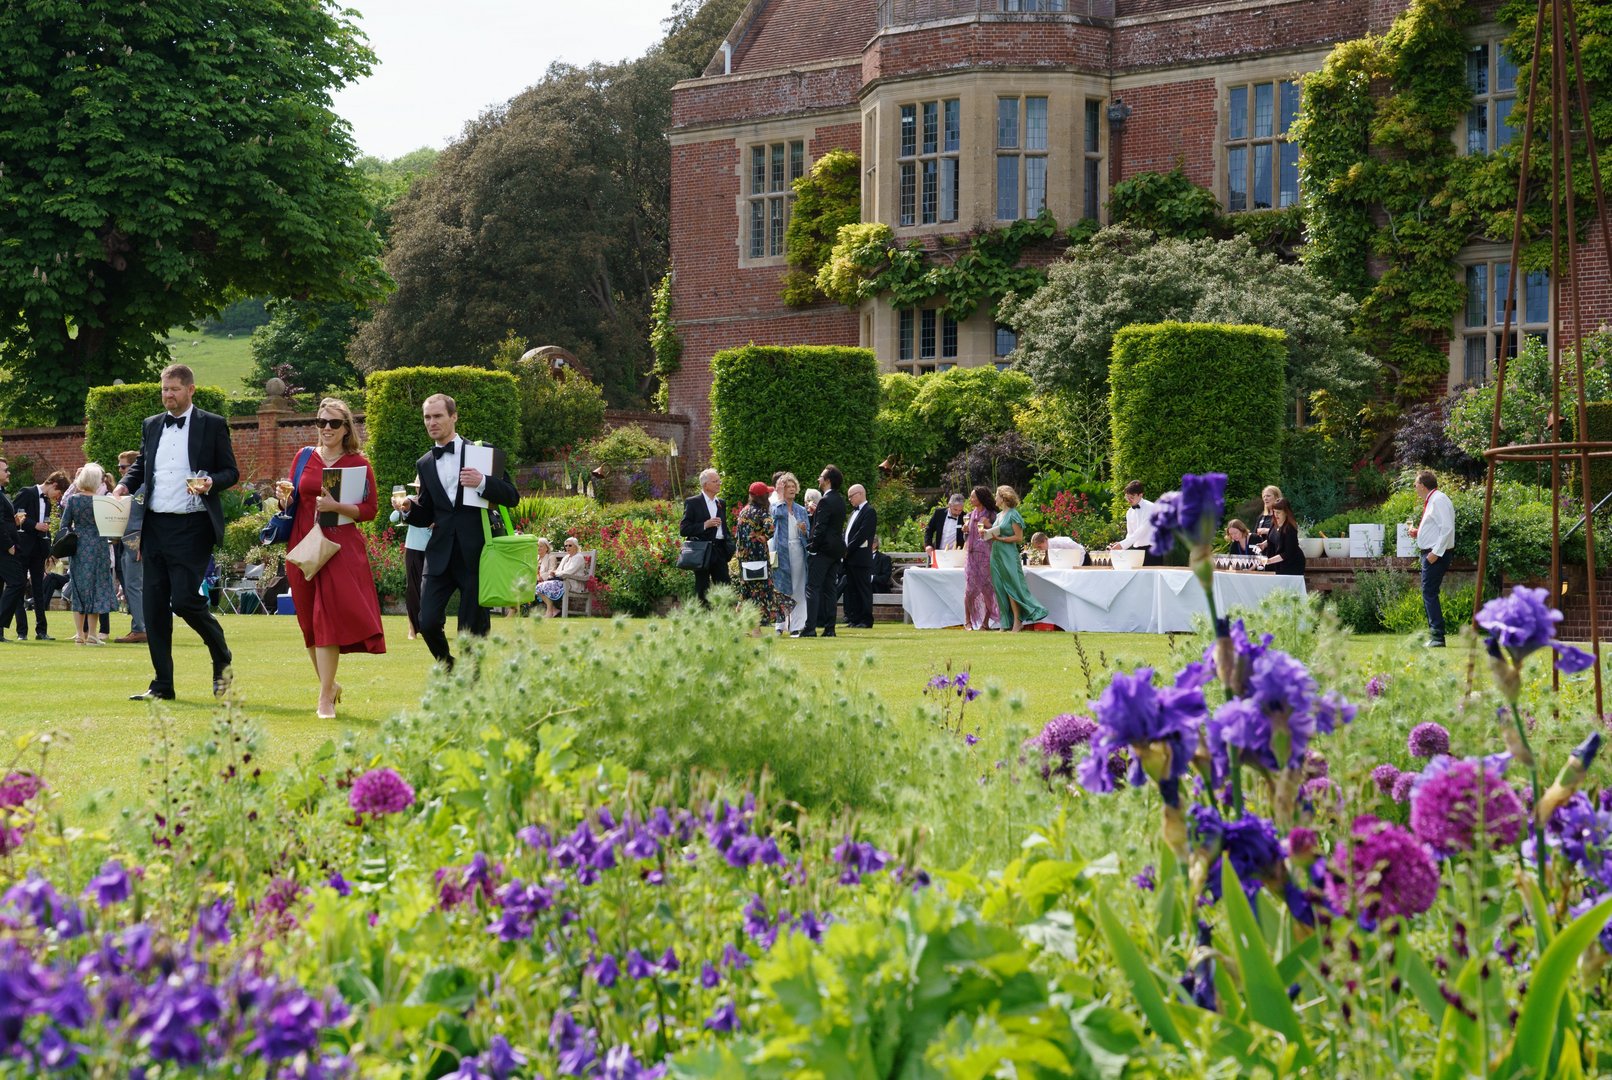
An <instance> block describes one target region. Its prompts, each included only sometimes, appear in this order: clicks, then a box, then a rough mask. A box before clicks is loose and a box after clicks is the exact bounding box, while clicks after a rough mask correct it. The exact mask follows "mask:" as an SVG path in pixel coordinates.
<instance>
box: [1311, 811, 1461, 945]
mask: <svg viewBox="0 0 1612 1080" xmlns="http://www.w3.org/2000/svg"><path fill="white" fill-rule="evenodd" d="M1333 855H1334V858H1333V860H1331V862H1329V864H1328V866H1327V880H1326V893H1327V900H1328V901H1329V902H1330V903H1331V904H1332V906H1333V908H1334V909H1336V910H1337V911H1339V912H1349V911H1357V912H1358V913H1359V915H1360V918H1361V920H1362V921H1363V922H1365V923H1367V924H1368V925H1374V924H1376V923H1378V922H1380V921H1381V920H1383V919H1386V918H1389V917H1391V916H1394V915H1399V916H1404V917H1407V918H1408V917H1410V916H1412V915H1420V914H1421V913H1422V912H1424V911H1426V910H1427V909H1428V908H1430V907H1432V906H1433V901H1434V900H1436V899H1437V898H1438V886H1439V876H1438V863H1437V862H1436V861H1435V860H1434V858H1433V853H1432V852H1431V851H1429V850H1428V849H1427V845H1426V844H1423V843H1422V842H1421V841H1419V840H1418V839H1416V837H1414V836H1412V835H1411V834H1410V833H1408V832H1406V831H1405V830H1404V829H1402V828H1400V827H1399V826H1398V825H1389V824H1387V823H1386V822H1382V821H1379V820H1377V819H1376V818H1375V817H1372V816H1371V815H1369V814H1367V815H1364V816H1362V817H1357V818H1355V821H1354V828H1353V829H1352V830H1351V831H1350V842H1349V844H1348V846H1347V847H1346V848H1345V849H1344V850H1342V851H1334V852H1333Z"/></svg>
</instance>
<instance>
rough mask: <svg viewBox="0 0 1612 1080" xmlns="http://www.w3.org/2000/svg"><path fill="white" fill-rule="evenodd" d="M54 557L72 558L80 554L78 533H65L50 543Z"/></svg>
mask: <svg viewBox="0 0 1612 1080" xmlns="http://www.w3.org/2000/svg"><path fill="white" fill-rule="evenodd" d="M50 554H51V557H52V558H57V559H71V558H72V557H73V556H74V555H77V554H78V533H71V532H70V533H63V534H62V535H60V536H58V537H57V538H56V542H55V543H54V544H52V545H50Z"/></svg>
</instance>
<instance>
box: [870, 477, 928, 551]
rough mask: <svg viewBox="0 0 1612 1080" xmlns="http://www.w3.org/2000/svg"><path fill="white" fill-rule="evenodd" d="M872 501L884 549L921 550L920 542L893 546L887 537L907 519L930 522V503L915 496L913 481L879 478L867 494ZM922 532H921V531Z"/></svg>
mask: <svg viewBox="0 0 1612 1080" xmlns="http://www.w3.org/2000/svg"><path fill="white" fill-rule="evenodd" d="M868 499H869V501H870V502H872V503H873V508H874V510H876V511H878V514H879V543H880V544H882V545H884V547H885V549H886V550H889V551H897V550H905V551H922V550H923V545H922V544H919V545H918V546H917V547H916V548H900V549H898V548H892V547H890V540H891V538H892V537H894V536H895V535H896V533H897V532H898V531H899V530H900V529H902V528H903V527H905V526H906V524H907V523H908V522H910V521H917V522H918V523H919V526H920V528H921V527H922V526H923V525H927V524H928V523H929V514H930V511H931V510H932V509H933V507H931V506H930V505H929V503H928V502H927V501H926V500H924V499H920V498H919V497H918V493H917V492H916V491H914V490H913V488H912V482H911V481H909V480H906V479H904V478H902V477H899V476H895V477H891V478H890V479H888V480H881V481H880V482H879V487H878V489H877V490H876V491H874V492H873V494H872V495H870V496H868ZM920 535H921V534H920Z"/></svg>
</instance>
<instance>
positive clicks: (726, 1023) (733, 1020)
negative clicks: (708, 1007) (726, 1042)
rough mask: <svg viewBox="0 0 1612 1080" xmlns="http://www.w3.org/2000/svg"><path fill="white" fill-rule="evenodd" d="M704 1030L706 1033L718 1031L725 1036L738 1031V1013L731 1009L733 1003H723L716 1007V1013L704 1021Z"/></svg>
mask: <svg viewBox="0 0 1612 1080" xmlns="http://www.w3.org/2000/svg"><path fill="white" fill-rule="evenodd" d="M705 1028H706V1030H707V1031H720V1032H723V1033H727V1034H731V1033H732V1032H735V1031H738V1030H739V1013H738V1010H736V1009H735V1008H734V1007H733V1002H732V1001H724V1002H723V1003H722V1004H721V1005H720V1006H718V1007H717V1010H716V1012H714V1013H712V1014H711V1015H710V1017H709V1018H707V1019H706V1021H705Z"/></svg>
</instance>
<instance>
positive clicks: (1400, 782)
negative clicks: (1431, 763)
mask: <svg viewBox="0 0 1612 1080" xmlns="http://www.w3.org/2000/svg"><path fill="white" fill-rule="evenodd" d="M1417 775H1418V774H1417V773H1413V772H1402V773H1400V774H1399V775H1398V776H1397V777H1395V778H1394V786H1393V789H1392V790H1391V791H1389V793H1388V797H1389V798H1391V799H1393V800H1394V801H1395V802H1397V803H1403V802H1409V801H1410V797H1411V792H1412V791H1413V790H1414V789H1415V788H1416V777H1417Z"/></svg>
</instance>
